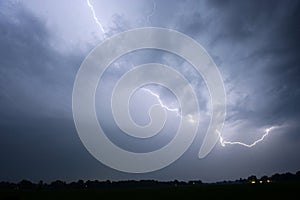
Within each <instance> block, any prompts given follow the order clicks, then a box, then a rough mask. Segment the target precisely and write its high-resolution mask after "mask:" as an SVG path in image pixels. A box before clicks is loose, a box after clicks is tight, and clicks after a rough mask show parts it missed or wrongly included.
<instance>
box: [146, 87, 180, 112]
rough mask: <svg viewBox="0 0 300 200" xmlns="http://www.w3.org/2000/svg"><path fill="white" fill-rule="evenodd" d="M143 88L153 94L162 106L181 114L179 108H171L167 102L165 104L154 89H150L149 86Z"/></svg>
mask: <svg viewBox="0 0 300 200" xmlns="http://www.w3.org/2000/svg"><path fill="white" fill-rule="evenodd" d="M142 90H144V91H146V92H148V93H150V94H151V95H153V96H154V97H155V98H156V99H157V101H158V103H159V105H160V106H161V107H162V108H165V109H167V110H168V111H171V112H177V114H179V109H178V108H170V107H168V106H167V105H166V104H164V103H163V102H162V100H161V98H160V96H159V95H158V94H156V93H154V92H153V91H152V90H149V89H147V88H142Z"/></svg>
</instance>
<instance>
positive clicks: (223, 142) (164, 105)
mask: <svg viewBox="0 0 300 200" xmlns="http://www.w3.org/2000/svg"><path fill="white" fill-rule="evenodd" d="M152 2H153V7H152V11H151V13H150V14H149V15H148V16H147V22H148V23H149V24H150V23H151V22H150V18H151V17H152V16H153V15H154V13H155V10H156V2H155V1H154V0H153V1H152ZM87 5H88V6H89V7H90V9H91V11H92V14H93V18H94V20H95V22H96V24H97V25H98V26H99V28H100V30H101V32H102V33H103V34H105V31H104V28H103V26H102V24H101V23H100V21H99V19H98V18H97V16H96V13H95V10H94V7H93V5H92V4H91V3H90V1H89V0H87ZM142 89H143V90H144V91H146V92H148V93H150V94H151V95H153V96H154V97H155V98H156V99H157V101H158V103H159V104H160V106H161V107H162V108H165V109H166V110H168V111H171V112H176V113H177V115H179V116H181V115H180V113H179V109H178V108H170V107H168V106H167V105H166V104H164V103H163V101H162V100H161V98H160V96H159V94H157V93H155V92H153V91H152V90H150V89H147V88H142ZM275 128H278V127H276V126H272V127H270V128H267V129H266V130H265V132H264V134H263V135H262V136H261V138H259V139H257V140H255V141H254V142H253V143H251V144H246V143H243V142H239V141H234V142H231V141H226V140H224V138H223V137H222V135H221V133H220V132H219V131H218V130H217V132H218V134H219V137H220V140H219V141H220V143H221V145H222V146H223V147H225V146H226V145H241V146H244V147H248V148H252V147H254V146H255V145H256V144H258V143H259V142H262V141H263V140H264V139H265V137H267V136H268V135H269V134H270V132H271V131H272V130H273V129H275Z"/></svg>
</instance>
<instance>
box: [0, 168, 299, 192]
mask: <svg viewBox="0 0 300 200" xmlns="http://www.w3.org/2000/svg"><path fill="white" fill-rule="evenodd" d="M286 182H288V183H291V182H295V183H300V171H298V172H297V173H295V174H292V173H289V172H288V173H284V174H278V173H277V174H274V175H272V176H271V177H268V176H263V177H261V178H259V179H258V178H257V177H256V176H254V175H252V176H249V177H248V178H246V179H242V178H240V179H238V180H235V181H222V182H216V183H209V184H276V183H286ZM204 184H205V185H206V184H208V183H203V182H202V181H201V180H194V181H188V182H185V181H178V180H174V181H157V180H140V181H136V180H127V181H109V180H107V181H98V180H93V181H91V180H87V181H83V180H78V181H77V182H70V183H67V182H65V181H61V180H56V181H53V182H51V183H44V182H43V181H39V182H38V183H33V182H31V181H29V180H22V181H20V182H18V183H12V182H7V181H2V182H0V189H14V190H23V189H37V190H42V189H55V190H56V189H126V188H164V187H186V186H187V187H192V186H199V185H204Z"/></svg>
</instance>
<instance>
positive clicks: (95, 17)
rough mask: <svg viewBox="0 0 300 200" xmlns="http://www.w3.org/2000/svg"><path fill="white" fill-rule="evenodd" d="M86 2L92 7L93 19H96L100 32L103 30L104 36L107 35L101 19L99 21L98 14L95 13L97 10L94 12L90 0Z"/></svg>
mask: <svg viewBox="0 0 300 200" xmlns="http://www.w3.org/2000/svg"><path fill="white" fill-rule="evenodd" d="M86 2H87V5H88V6H89V7H90V9H91V11H92V14H93V18H94V20H95V22H96V24H97V25H98V26H99V28H100V30H101V31H102V33H103V34H104V33H105V31H104V28H103V26H102V24H101V23H100V21H99V19H98V18H97V16H96V13H95V10H94V7H93V5H92V4H91V2H90V0H87V1H86Z"/></svg>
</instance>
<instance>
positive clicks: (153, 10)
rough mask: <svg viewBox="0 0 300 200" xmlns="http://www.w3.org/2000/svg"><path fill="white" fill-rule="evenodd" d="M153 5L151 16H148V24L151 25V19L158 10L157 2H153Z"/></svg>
mask: <svg viewBox="0 0 300 200" xmlns="http://www.w3.org/2000/svg"><path fill="white" fill-rule="evenodd" d="M152 3H153V7H152V10H151V13H149V15H147V23H148V24H151V22H150V17H152V16H153V15H154V13H155V10H156V2H155V0H153V1H152Z"/></svg>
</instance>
